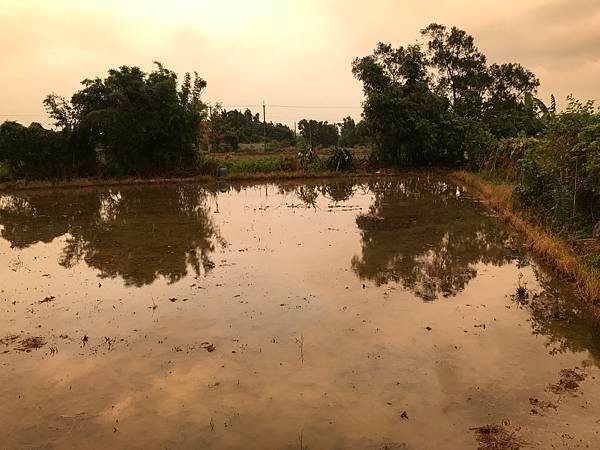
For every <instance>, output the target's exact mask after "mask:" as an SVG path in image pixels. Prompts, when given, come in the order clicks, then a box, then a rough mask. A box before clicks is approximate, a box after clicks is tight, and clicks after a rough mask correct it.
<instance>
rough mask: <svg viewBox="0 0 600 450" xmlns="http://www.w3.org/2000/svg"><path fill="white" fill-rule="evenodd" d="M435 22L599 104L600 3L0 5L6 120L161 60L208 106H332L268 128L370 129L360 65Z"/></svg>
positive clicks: (286, 115)
mask: <svg viewBox="0 0 600 450" xmlns="http://www.w3.org/2000/svg"><path fill="white" fill-rule="evenodd" d="M430 22H438V23H443V24H446V25H456V26H459V27H461V28H464V29H465V30H467V31H468V32H470V33H471V34H473V35H474V36H475V38H476V40H477V44H478V46H479V48H480V50H482V51H483V52H484V53H485V54H486V55H487V56H488V60H489V62H506V61H516V62H520V63H522V64H523V65H525V66H527V67H528V68H529V69H531V70H533V71H534V72H535V73H536V74H537V75H538V77H539V78H540V79H541V82H542V86H541V89H540V92H539V96H540V97H541V98H542V99H543V100H545V101H547V100H548V98H549V96H550V93H554V94H555V95H556V97H557V100H558V101H559V106H560V105H561V104H564V101H561V99H564V97H566V95H567V94H569V93H573V94H574V95H575V96H576V97H579V98H581V99H589V98H591V99H600V82H599V80H600V0H520V1H512V0H503V1H501V0H485V1H484V0H453V1H451V0H446V1H443V0H437V1H433V0H419V1H400V0H396V1H393V0H371V1H365V0H363V1H355V0H344V1H343V0H304V1H302V0H297V1H294V2H292V1H285V0H257V1H250V0H220V1H212V0H168V1H164V0H143V1H142V0H139V1H138V0H122V1H119V0H103V1H89V0H0V55H1V58H2V59H1V64H0V120H6V119H17V120H19V121H21V122H23V123H29V122H30V121H32V120H36V121H42V122H44V123H46V120H45V119H44V111H43V107H42V104H41V102H42V100H43V98H44V96H45V94H47V93H49V92H53V91H54V92H57V93H59V94H63V95H67V96H70V95H71V94H72V93H73V92H74V91H75V90H77V89H78V88H79V82H80V81H81V80H82V79H83V78H85V77H95V76H100V75H102V76H103V75H104V74H105V73H106V70H107V69H108V68H110V67H117V66H120V65H123V64H126V65H139V66H140V67H142V68H145V69H150V68H151V64H152V61H153V60H159V61H161V62H163V63H164V64H165V65H166V66H167V67H169V68H171V69H173V70H175V71H176V72H178V73H180V74H181V73H183V72H185V71H193V70H197V71H198V72H199V73H200V74H201V76H202V77H203V78H205V79H206V80H207V82H208V88H207V90H206V94H205V96H204V99H205V100H206V101H212V102H215V101H221V102H223V103H224V104H225V105H234V106H235V105H246V104H259V103H261V102H262V100H263V99H264V100H265V101H266V103H267V104H268V105H291V106H305V105H307V106H323V107H327V108H316V109H300V108H276V107H268V108H267V120H273V121H283V122H286V123H289V124H292V123H293V122H294V121H297V120H299V119H301V118H303V117H309V116H310V117H312V118H318V119H321V120H329V121H339V120H340V119H341V118H342V117H343V116H344V115H352V116H354V117H355V118H359V116H360V102H361V99H362V93H361V86H360V84H359V83H358V82H357V81H356V80H354V78H353V77H352V74H351V71H350V64H351V62H352V59H353V58H354V57H356V56H363V55H366V54H369V53H370V52H371V50H372V49H373V47H374V46H375V44H376V43H377V42H378V41H387V42H391V43H392V44H394V45H403V44H410V43H413V42H415V41H417V40H418V39H419V30H420V29H421V28H423V27H425V26H426V25H427V24H429V23H430ZM331 107H340V108H331Z"/></svg>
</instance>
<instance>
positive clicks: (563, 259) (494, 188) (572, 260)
mask: <svg viewBox="0 0 600 450" xmlns="http://www.w3.org/2000/svg"><path fill="white" fill-rule="evenodd" d="M452 177H454V178H456V179H457V180H458V181H460V182H462V183H464V184H466V185H469V186H471V187H473V188H474V189H475V190H477V191H478V192H479V193H480V194H481V196H482V197H483V198H484V199H485V200H486V202H487V204H488V205H489V207H490V208H492V209H493V210H495V211H496V212H498V213H499V214H500V215H501V216H502V217H504V218H505V219H506V220H507V221H508V222H509V223H510V224H511V225H512V226H513V227H514V228H515V229H516V230H517V231H519V232H520V233H521V234H522V235H523V236H524V237H525V240H526V245H527V246H528V247H529V248H531V250H533V252H534V253H536V254H537V255H538V256H539V257H540V258H542V259H543V260H544V261H545V262H546V263H547V264H549V265H551V266H552V267H553V268H554V269H555V270H557V271H558V272H559V273H560V274H562V275H563V276H565V277H566V278H567V279H568V280H570V281H573V282H574V283H575V285H576V288H577V291H578V293H579V294H580V295H581V297H583V298H585V299H586V300H589V301H590V302H597V301H600V274H598V272H597V271H596V270H594V269H592V268H590V267H589V266H587V265H586V264H585V262H584V261H582V260H581V258H579V257H578V255H577V254H576V253H575V250H574V249H573V248H572V247H571V246H570V245H569V244H568V243H567V242H566V241H565V240H564V239H562V238H560V237H558V236H556V235H554V234H552V233H550V232H548V231H546V230H544V229H542V228H541V227H540V226H539V225H538V224H536V223H534V222H533V221H531V220H528V219H527V218H525V217H524V216H523V213H521V212H519V211H516V210H515V209H514V208H513V205H512V201H511V197H512V192H513V189H514V186H513V185H511V184H507V183H491V182H489V181H487V180H485V179H484V178H483V177H481V176H480V175H477V174H474V173H470V172H465V171H457V172H453V173H452Z"/></svg>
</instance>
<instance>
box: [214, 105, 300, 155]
mask: <svg viewBox="0 0 600 450" xmlns="http://www.w3.org/2000/svg"><path fill="white" fill-rule="evenodd" d="M209 135H210V138H209V142H210V145H211V150H212V151H217V152H218V151H229V150H238V148H239V144H242V143H243V144H256V143H259V142H260V143H263V142H266V143H267V144H269V146H272V144H275V145H276V146H277V147H279V148H281V147H286V146H292V145H294V144H295V142H296V139H295V136H294V132H293V131H292V129H290V128H289V127H288V126H287V125H284V124H281V123H273V122H266V123H263V121H261V120H260V116H259V115H258V114H252V112H251V111H250V110H249V109H246V110H245V111H244V112H243V113H242V112H241V111H238V110H237V109H234V110H231V111H227V110H226V109H223V108H222V107H221V106H220V105H217V106H216V108H215V109H214V111H213V112H212V114H211V116H210V132H209ZM265 138H266V141H265Z"/></svg>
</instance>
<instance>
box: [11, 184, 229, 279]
mask: <svg viewBox="0 0 600 450" xmlns="http://www.w3.org/2000/svg"><path fill="white" fill-rule="evenodd" d="M208 195H209V194H208V192H207V191H206V190H204V189H201V188H199V187H198V186H195V185H177V186H145V187H143V188H141V187H137V188H136V187H128V188H124V189H117V190H113V191H111V190H92V189H90V190H78V191H57V192H54V193H52V194H51V195H50V194H48V193H44V194H41V193H40V194H37V193H35V194H22V195H21V194H19V195H18V196H10V197H6V198H5V200H4V202H3V203H2V205H0V223H1V224H2V225H3V230H2V237H4V238H5V239H7V240H8V241H10V242H11V244H12V245H13V246H15V247H18V248H25V247H28V246H30V245H32V244H34V243H36V242H50V241H52V240H53V239H54V238H56V237H59V236H63V235H64V236H65V237H66V243H65V246H64V248H63V254H62V256H61V259H60V263H61V264H62V265H63V266H65V267H71V266H73V265H75V264H77V263H78V262H79V261H82V260H83V261H85V263H86V264H87V265H89V266H90V267H94V268H97V269H98V270H99V271H100V273H101V276H103V277H117V276H118V277H121V278H123V280H124V281H125V283H126V284H128V285H135V286H142V285H145V284H150V283H152V282H153V281H154V280H155V279H156V278H158V277H159V276H163V277H165V278H166V279H167V280H168V281H169V282H175V281H177V280H179V279H181V278H182V277H184V276H185V275H187V272H188V269H189V267H191V268H192V270H193V271H194V272H195V273H196V274H201V273H203V272H208V271H209V270H211V268H212V267H214V263H213V262H212V260H211V253H212V252H213V251H214V250H215V245H219V244H221V245H222V244H224V240H223V239H222V238H221V236H220V234H219V230H218V229H217V227H216V226H215V224H214V222H213V220H212V216H211V214H210V211H209V209H208V207H207V206H206V199H207V196H208Z"/></svg>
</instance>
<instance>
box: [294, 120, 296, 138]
mask: <svg viewBox="0 0 600 450" xmlns="http://www.w3.org/2000/svg"><path fill="white" fill-rule="evenodd" d="M294 138H296V122H294Z"/></svg>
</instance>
